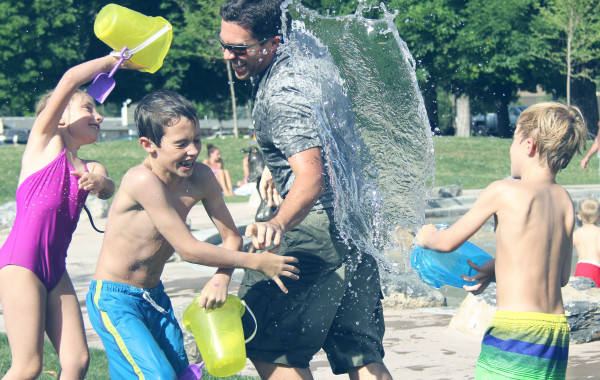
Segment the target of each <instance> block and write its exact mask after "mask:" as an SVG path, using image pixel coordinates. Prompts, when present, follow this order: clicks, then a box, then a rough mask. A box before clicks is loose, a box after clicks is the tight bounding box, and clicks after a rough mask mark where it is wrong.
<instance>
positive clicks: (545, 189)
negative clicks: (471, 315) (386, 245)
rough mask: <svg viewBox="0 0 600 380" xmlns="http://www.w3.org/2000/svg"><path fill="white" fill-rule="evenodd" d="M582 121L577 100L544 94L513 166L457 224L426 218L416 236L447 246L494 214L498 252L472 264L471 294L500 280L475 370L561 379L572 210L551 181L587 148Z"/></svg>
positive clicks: (529, 113) (529, 112) (515, 147)
mask: <svg viewBox="0 0 600 380" xmlns="http://www.w3.org/2000/svg"><path fill="white" fill-rule="evenodd" d="M586 136H587V130H586V126H585V122H584V120H583V116H582V115H581V112H580V111H579V110H578V109H577V108H576V107H567V106H564V105H562V104H560V103H555V102H549V103H540V104H537V105H534V106H531V107H529V108H527V109H526V110H525V111H524V112H523V113H522V114H521V116H520V117H519V120H518V121H517V129H516V130H515V135H514V140H513V143H512V146H511V148H510V161H511V175H512V177H513V178H515V179H519V180H517V181H516V180H500V181H496V182H493V183H492V184H491V185H489V186H488V187H487V188H486V189H485V190H484V191H483V192H482V193H481V195H480V197H479V198H478V199H477V201H476V202H475V204H474V205H473V208H472V209H471V210H469V212H467V213H466V214H465V215H464V216H463V217H462V218H460V219H459V220H458V221H457V222H456V223H455V224H454V225H452V226H451V227H450V228H448V229H445V230H440V231H438V230H437V228H436V227H435V226H433V225H426V226H424V227H423V228H422V229H421V230H420V231H419V233H418V234H417V241H418V243H419V245H420V246H422V247H425V248H430V249H433V250H435V251H439V252H450V251H453V250H455V249H456V248H458V247H459V246H460V245H461V244H463V243H464V242H465V241H466V240H467V239H468V238H469V237H471V236H472V235H473V234H474V233H475V232H477V230H478V229H479V228H480V227H481V226H483V224H484V223H485V222H486V221H487V220H488V219H489V218H490V217H491V216H494V219H495V221H496V259H495V260H494V259H492V260H489V261H488V262H487V263H485V264H483V265H482V266H480V267H478V266H475V265H473V264H472V263H471V266H472V267H473V268H474V269H476V270H477V271H478V272H479V273H478V274H477V275H476V276H474V277H467V276H464V275H463V278H465V279H466V280H468V281H477V283H476V284H475V285H473V286H469V287H465V288H466V289H467V290H469V291H472V292H473V293H475V294H477V293H480V292H482V291H483V290H484V289H485V287H486V286H487V285H488V284H489V283H490V282H491V281H493V280H495V281H496V282H497V291H496V298H497V304H498V311H497V312H496V314H495V315H494V319H493V321H492V324H491V325H490V326H489V327H488V329H487V331H486V333H485V336H484V338H483V342H482V350H481V354H480V356H479V360H478V361H477V368H476V370H475V378H477V379H488V378H494V379H499V378H502V379H504V378H510V379H564V378H565V373H566V367H567V359H568V352H569V326H568V325H567V319H566V317H565V315H564V312H565V311H564V307H563V301H562V295H561V287H563V286H565V285H566V284H567V282H568V281H569V275H570V272H571V255H572V251H573V243H572V242H573V230H574V228H575V212H574V210H573V203H572V201H571V198H570V196H569V194H568V193H567V191H566V190H565V189H563V188H562V187H561V186H559V185H558V184H557V183H556V174H557V173H558V171H559V170H561V169H564V168H565V167H566V166H567V164H568V163H569V161H570V160H571V158H572V157H573V155H574V153H575V152H579V151H581V149H582V148H585V138H586Z"/></svg>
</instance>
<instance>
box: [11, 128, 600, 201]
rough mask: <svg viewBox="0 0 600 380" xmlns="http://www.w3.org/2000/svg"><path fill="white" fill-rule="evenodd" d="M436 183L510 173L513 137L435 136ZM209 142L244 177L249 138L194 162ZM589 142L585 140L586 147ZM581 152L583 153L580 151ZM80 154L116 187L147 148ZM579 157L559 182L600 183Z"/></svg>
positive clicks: (467, 182)
mask: <svg viewBox="0 0 600 380" xmlns="http://www.w3.org/2000/svg"><path fill="white" fill-rule="evenodd" d="M434 142H435V157H436V170H435V185H436V186H444V185H450V184H456V185H459V186H461V188H462V189H465V190H466V189H481V188H484V187H486V186H487V185H489V184H490V183H491V182H493V181H494V180H497V179H501V178H505V177H507V176H508V175H509V174H510V157H509V149H510V144H511V143H512V139H502V138H497V137H469V138H464V137H448V136H444V137H435V138H434ZM209 143H211V144H214V145H216V146H217V147H219V148H220V149H221V156H222V157H223V160H224V161H225V167H226V168H227V169H229V171H230V172H231V178H232V180H233V182H234V183H235V182H237V181H238V180H240V179H241V178H243V172H242V159H243V157H244V153H242V152H240V149H242V148H248V147H249V146H250V140H249V139H243V138H240V139H235V138H224V139H212V140H208V139H205V140H203V141H202V144H203V149H202V152H201V153H200V157H199V158H198V161H202V160H203V159H204V158H206V153H205V152H206V145H208V144H209ZM590 144H591V143H588V148H589V145H590ZM23 150H24V146H22V145H19V146H12V145H9V146H1V147H0V162H2V165H1V166H0V205H1V204H3V203H5V202H8V201H11V200H14V194H15V190H16V186H17V180H18V176H19V169H20V163H21V161H20V160H21V155H22V154H23ZM583 153H585V152H583ZM79 155H80V156H81V157H83V158H88V159H95V160H97V161H100V162H102V163H103V164H104V165H105V166H106V168H107V169H108V172H109V174H110V176H111V178H112V179H113V180H114V181H115V183H116V185H117V187H118V186H119V184H120V183H121V178H122V177H123V174H125V172H126V171H127V170H128V169H129V168H131V167H132V166H134V165H137V164H139V163H140V162H142V160H143V159H144V157H145V152H144V151H143V150H142V148H141V147H140V146H139V144H138V143H137V141H112V142H102V143H97V144H94V145H87V146H84V147H82V148H81V149H80V152H79ZM580 162H581V155H576V156H575V157H573V159H572V160H571V163H570V164H569V166H568V167H567V168H566V169H564V170H563V171H561V172H560V173H559V174H558V177H557V181H558V183H560V184H561V185H582V184H593V183H600V179H599V175H598V159H596V158H595V157H594V158H592V159H591V160H590V163H589V165H588V170H585V171H583V170H581V168H580V167H579V163H580ZM247 200H248V197H246V196H234V197H226V198H225V201H226V202H244V201H247Z"/></svg>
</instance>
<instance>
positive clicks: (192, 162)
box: [86, 90, 298, 379]
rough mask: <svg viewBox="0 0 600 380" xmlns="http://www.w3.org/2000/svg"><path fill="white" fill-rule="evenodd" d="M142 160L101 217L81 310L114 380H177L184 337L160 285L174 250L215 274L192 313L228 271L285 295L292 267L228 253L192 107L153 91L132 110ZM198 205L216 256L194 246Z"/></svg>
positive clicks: (235, 239) (208, 302) (230, 245)
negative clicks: (257, 277)
mask: <svg viewBox="0 0 600 380" xmlns="http://www.w3.org/2000/svg"><path fill="white" fill-rule="evenodd" d="M135 121H136V124H137V129H138V133H139V136H140V145H141V146H142V148H143V149H144V150H145V151H146V152H147V153H148V156H147V157H146V159H145V160H144V161H143V162H142V163H141V164H140V165H138V166H135V167H133V168H132V169H130V170H129V171H128V172H127V173H126V174H125V176H124V177H123V180H122V182H121V186H120V188H119V191H118V192H117V194H116V195H115V199H114V201H113V203H112V206H111V208H110V211H109V214H108V220H107V223H106V234H105V236H104V242H103V244H102V249H101V251H100V257H99V259H98V265H97V267H96V272H95V275H94V280H93V281H92V284H91V285H90V290H89V293H88V295H87V300H86V303H87V307H88V313H89V316H90V320H91V322H92V325H93V326H94V329H95V330H96V331H97V332H98V334H99V335H100V337H101V339H102V343H103V344H104V347H105V349H106V354H107V356H108V360H109V372H110V376H111V378H113V379H125V378H127V379H129V378H144V377H145V378H147V379H157V378H160V379H175V378H176V377H177V375H179V374H181V373H182V372H183V371H184V370H185V369H186V368H187V366H188V359H187V356H186V354H185V350H184V348H183V334H182V332H181V329H180V328H179V325H178V323H177V320H176V319H175V316H174V314H173V309H172V307H171V302H170V299H169V297H168V296H167V295H166V293H165V292H164V287H163V285H162V283H161V281H160V276H161V273H162V271H163V269H164V266H165V263H166V262H167V260H168V259H169V257H171V255H172V254H173V252H174V251H177V252H178V253H179V254H180V255H181V257H182V258H183V259H184V260H186V261H189V262H192V263H196V264H202V265H207V266H213V267H219V268H220V269H219V270H217V273H216V274H215V275H214V277H213V278H212V279H211V280H210V282H209V283H208V284H207V285H206V286H205V288H204V289H203V290H202V293H201V299H200V306H201V307H206V308H214V307H219V306H220V305H221V304H222V303H223V302H225V299H226V297H227V287H228V285H229V280H230V275H231V272H232V271H233V269H234V268H249V269H253V270H259V271H261V272H263V273H265V274H266V275H267V276H269V277H270V278H271V279H273V280H274V281H275V283H277V284H278V285H279V286H280V288H281V290H282V291H284V292H287V290H286V288H285V287H284V286H283V284H282V282H281V279H280V278H279V277H280V276H286V277H290V278H292V279H297V278H298V276H297V275H296V273H297V272H298V270H297V269H296V268H295V267H294V266H293V265H291V263H295V262H296V261H297V260H296V259H295V258H292V257H287V256H283V257H282V256H278V255H274V254H272V253H270V252H264V253H261V254H250V253H245V252H238V251H234V250H237V249H240V248H241V244H242V240H241V236H240V235H239V233H238V231H237V229H236V227H235V224H234V223H233V220H232V218H231V215H230V214H229V211H228V210H227V208H226V206H225V203H224V201H223V196H222V194H221V186H220V185H219V183H218V182H217V180H216V179H215V176H214V175H213V173H212V171H211V170H210V168H208V167H207V166H206V165H203V164H201V163H197V162H196V159H197V158H198V154H199V153H200V149H201V142H200V126H199V124H198V117H197V114H196V110H195V109H194V107H193V106H192V105H191V104H190V103H189V102H188V101H187V100H186V99H185V98H184V97H183V96H181V95H179V94H177V93H174V92H171V91H166V90H160V91H156V92H153V93H151V94H148V95H147V96H145V97H144V98H143V99H142V100H141V102H140V104H139V105H138V107H137V109H136V111H135ZM199 201H202V204H203V206H204V208H205V209H206V212H207V213H208V215H209V216H210V218H211V219H212V221H213V223H214V224H215V226H216V227H217V229H218V230H219V233H220V234H221V236H222V238H223V248H220V247H217V246H214V245H211V244H208V243H204V242H201V241H198V240H196V239H195V238H194V237H193V236H192V234H191V233H190V231H189V230H188V228H187V227H186V225H185V223H184V220H185V218H186V216H187V214H188V213H189V211H190V209H191V208H192V207H193V206H194V205H195V204H196V203H198V202H199Z"/></svg>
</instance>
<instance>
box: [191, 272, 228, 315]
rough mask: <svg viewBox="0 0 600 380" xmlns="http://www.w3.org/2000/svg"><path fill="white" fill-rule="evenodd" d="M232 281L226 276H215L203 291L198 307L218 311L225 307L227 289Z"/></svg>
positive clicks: (219, 274) (218, 274)
mask: <svg viewBox="0 0 600 380" xmlns="http://www.w3.org/2000/svg"><path fill="white" fill-rule="evenodd" d="M230 280H231V277H230V276H228V275H226V274H222V273H217V274H215V275H214V276H213V277H212V278H211V279H210V280H209V281H208V282H207V283H206V285H205V286H204V288H203V289H202V293H200V300H199V301H198V306H200V307H201V308H206V309H216V308H219V307H221V306H223V304H224V303H225V301H227V289H228V287H229V281H230Z"/></svg>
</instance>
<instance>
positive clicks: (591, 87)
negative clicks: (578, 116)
mask: <svg viewBox="0 0 600 380" xmlns="http://www.w3.org/2000/svg"><path fill="white" fill-rule="evenodd" d="M571 103H572V104H573V105H574V106H577V107H579V109H580V110H581V113H582V114H583V118H584V119H585V122H586V124H587V128H588V131H589V132H590V134H591V135H593V136H596V134H597V133H598V117H599V116H598V98H597V97H596V84H595V83H594V82H593V81H591V80H589V79H584V78H573V79H572V81H571Z"/></svg>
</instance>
